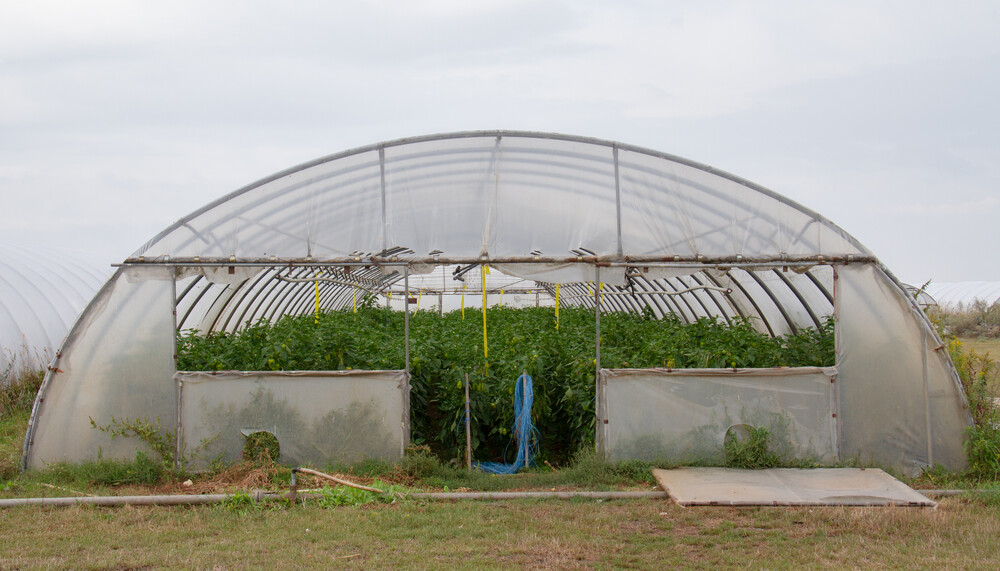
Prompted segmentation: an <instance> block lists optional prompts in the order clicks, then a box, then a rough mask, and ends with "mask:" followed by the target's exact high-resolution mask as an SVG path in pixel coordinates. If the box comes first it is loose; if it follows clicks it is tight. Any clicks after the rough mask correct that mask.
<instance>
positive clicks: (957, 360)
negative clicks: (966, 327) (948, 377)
mask: <svg viewBox="0 0 1000 571" xmlns="http://www.w3.org/2000/svg"><path fill="white" fill-rule="evenodd" d="M948 352H949V354H950V355H951V361H952V363H954V365H955V368H956V369H957V370H958V376H959V378H960V379H961V381H962V388H963V389H964V390H965V395H966V398H967V399H968V401H969V411H970V412H971V413H972V421H973V426H972V427H971V428H969V430H968V434H967V439H966V441H965V451H966V454H967V455H968V458H969V471H968V475H969V476H971V477H972V478H976V479H985V480H996V479H998V478H1000V411H998V410H997V408H996V405H995V404H994V397H995V395H994V394H993V391H992V390H991V388H990V387H991V382H992V381H993V379H994V378H995V377H996V372H997V371H996V363H995V362H994V361H993V360H992V359H990V358H989V356H987V355H980V354H979V353H977V352H976V351H975V350H973V349H967V348H966V347H965V345H964V344H963V343H962V342H961V341H959V340H958V339H951V340H950V341H949V342H948Z"/></svg>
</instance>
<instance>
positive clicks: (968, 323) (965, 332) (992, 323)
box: [930, 299, 1000, 338]
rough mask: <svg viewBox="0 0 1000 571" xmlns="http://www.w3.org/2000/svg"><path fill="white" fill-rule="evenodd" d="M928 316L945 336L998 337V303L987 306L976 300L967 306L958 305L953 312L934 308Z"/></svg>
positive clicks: (999, 328)
mask: <svg viewBox="0 0 1000 571" xmlns="http://www.w3.org/2000/svg"><path fill="white" fill-rule="evenodd" d="M930 314H931V319H932V320H934V321H935V322H936V323H937V324H938V326H939V327H941V328H942V329H943V330H944V333H946V334H947V335H954V336H957V337H991V338H997V337H1000V303H992V304H988V303H986V302H985V301H983V300H981V299H977V300H974V301H973V302H972V303H970V304H968V305H965V306H963V305H959V307H958V308H957V309H955V310H944V309H940V308H936V309H933V310H932V311H930Z"/></svg>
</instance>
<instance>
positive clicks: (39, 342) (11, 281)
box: [0, 242, 111, 385]
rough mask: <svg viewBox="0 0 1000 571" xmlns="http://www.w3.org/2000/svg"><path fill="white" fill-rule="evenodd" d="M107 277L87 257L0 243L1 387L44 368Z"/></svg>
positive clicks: (105, 268) (106, 267)
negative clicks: (24, 372) (18, 377)
mask: <svg viewBox="0 0 1000 571" xmlns="http://www.w3.org/2000/svg"><path fill="white" fill-rule="evenodd" d="M110 275H111V268H110V266H109V265H102V264H101V263H99V262H97V261H96V260H92V259H90V257H89V256H86V255H81V254H78V253H75V252H69V251H64V250H54V249H51V248H41V247H38V246H34V245H28V244H16V243H10V242H3V243H0V385H3V384H5V383H7V382H8V381H9V380H10V379H12V378H14V377H15V376H16V375H17V374H18V373H20V372H21V371H23V370H29V369H31V370H37V369H42V368H44V367H45V365H47V364H48V362H49V361H50V360H51V359H52V356H53V355H54V354H55V350H56V348H57V347H58V346H59V343H61V342H62V340H63V337H65V336H66V333H67V332H68V331H69V328H70V327H71V326H72V325H73V322H74V321H75V320H76V318H77V316H78V315H79V313H80V310H81V309H83V308H84V307H85V306H86V305H87V302H88V301H90V299H91V298H93V297H94V294H95V293H97V290H98V289H100V287H101V284H103V283H104V281H105V280H107V278H108V276H110Z"/></svg>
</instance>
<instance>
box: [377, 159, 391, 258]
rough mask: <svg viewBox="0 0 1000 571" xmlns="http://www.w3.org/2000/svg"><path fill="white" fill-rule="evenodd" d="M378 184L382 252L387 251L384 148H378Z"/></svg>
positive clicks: (387, 229) (387, 219)
mask: <svg viewBox="0 0 1000 571" xmlns="http://www.w3.org/2000/svg"><path fill="white" fill-rule="evenodd" d="M378 171H379V184H380V187H379V188H380V192H381V197H382V251H383V252H384V251H386V250H388V249H389V215H388V207H387V203H388V200H387V199H388V197H387V196H386V195H385V147H382V146H380V147H379V148H378Z"/></svg>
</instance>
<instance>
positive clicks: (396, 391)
mask: <svg viewBox="0 0 1000 571" xmlns="http://www.w3.org/2000/svg"><path fill="white" fill-rule="evenodd" d="M174 378H175V379H176V380H177V383H178V387H179V394H180V421H179V425H180V426H179V430H178V433H179V435H180V443H179V446H180V450H181V455H180V456H181V457H184V458H189V459H191V460H192V464H191V467H192V468H198V469H200V468H207V467H208V466H209V463H210V462H212V461H214V460H216V459H222V460H224V461H226V462H234V461H236V460H238V459H239V454H240V452H241V451H242V450H243V445H244V439H245V437H247V436H249V435H250V434H252V433H254V432H269V433H271V434H273V435H274V436H275V437H276V438H277V440H278V444H279V446H280V456H279V457H278V458H275V460H278V461H280V462H282V463H284V464H288V465H299V464H311V465H314V466H327V465H331V464H351V463H354V462H359V461H361V460H365V459H372V458H377V459H382V460H398V459H399V458H401V457H402V456H403V452H404V450H405V448H406V445H407V444H408V442H409V433H410V431H409V416H410V411H409V407H408V406H407V403H408V397H409V391H410V384H409V374H408V373H406V372H405V371H274V372H271V371H267V372H264V371H255V372H235V371H223V372H218V373H213V372H178V373H177V374H176V375H174Z"/></svg>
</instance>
